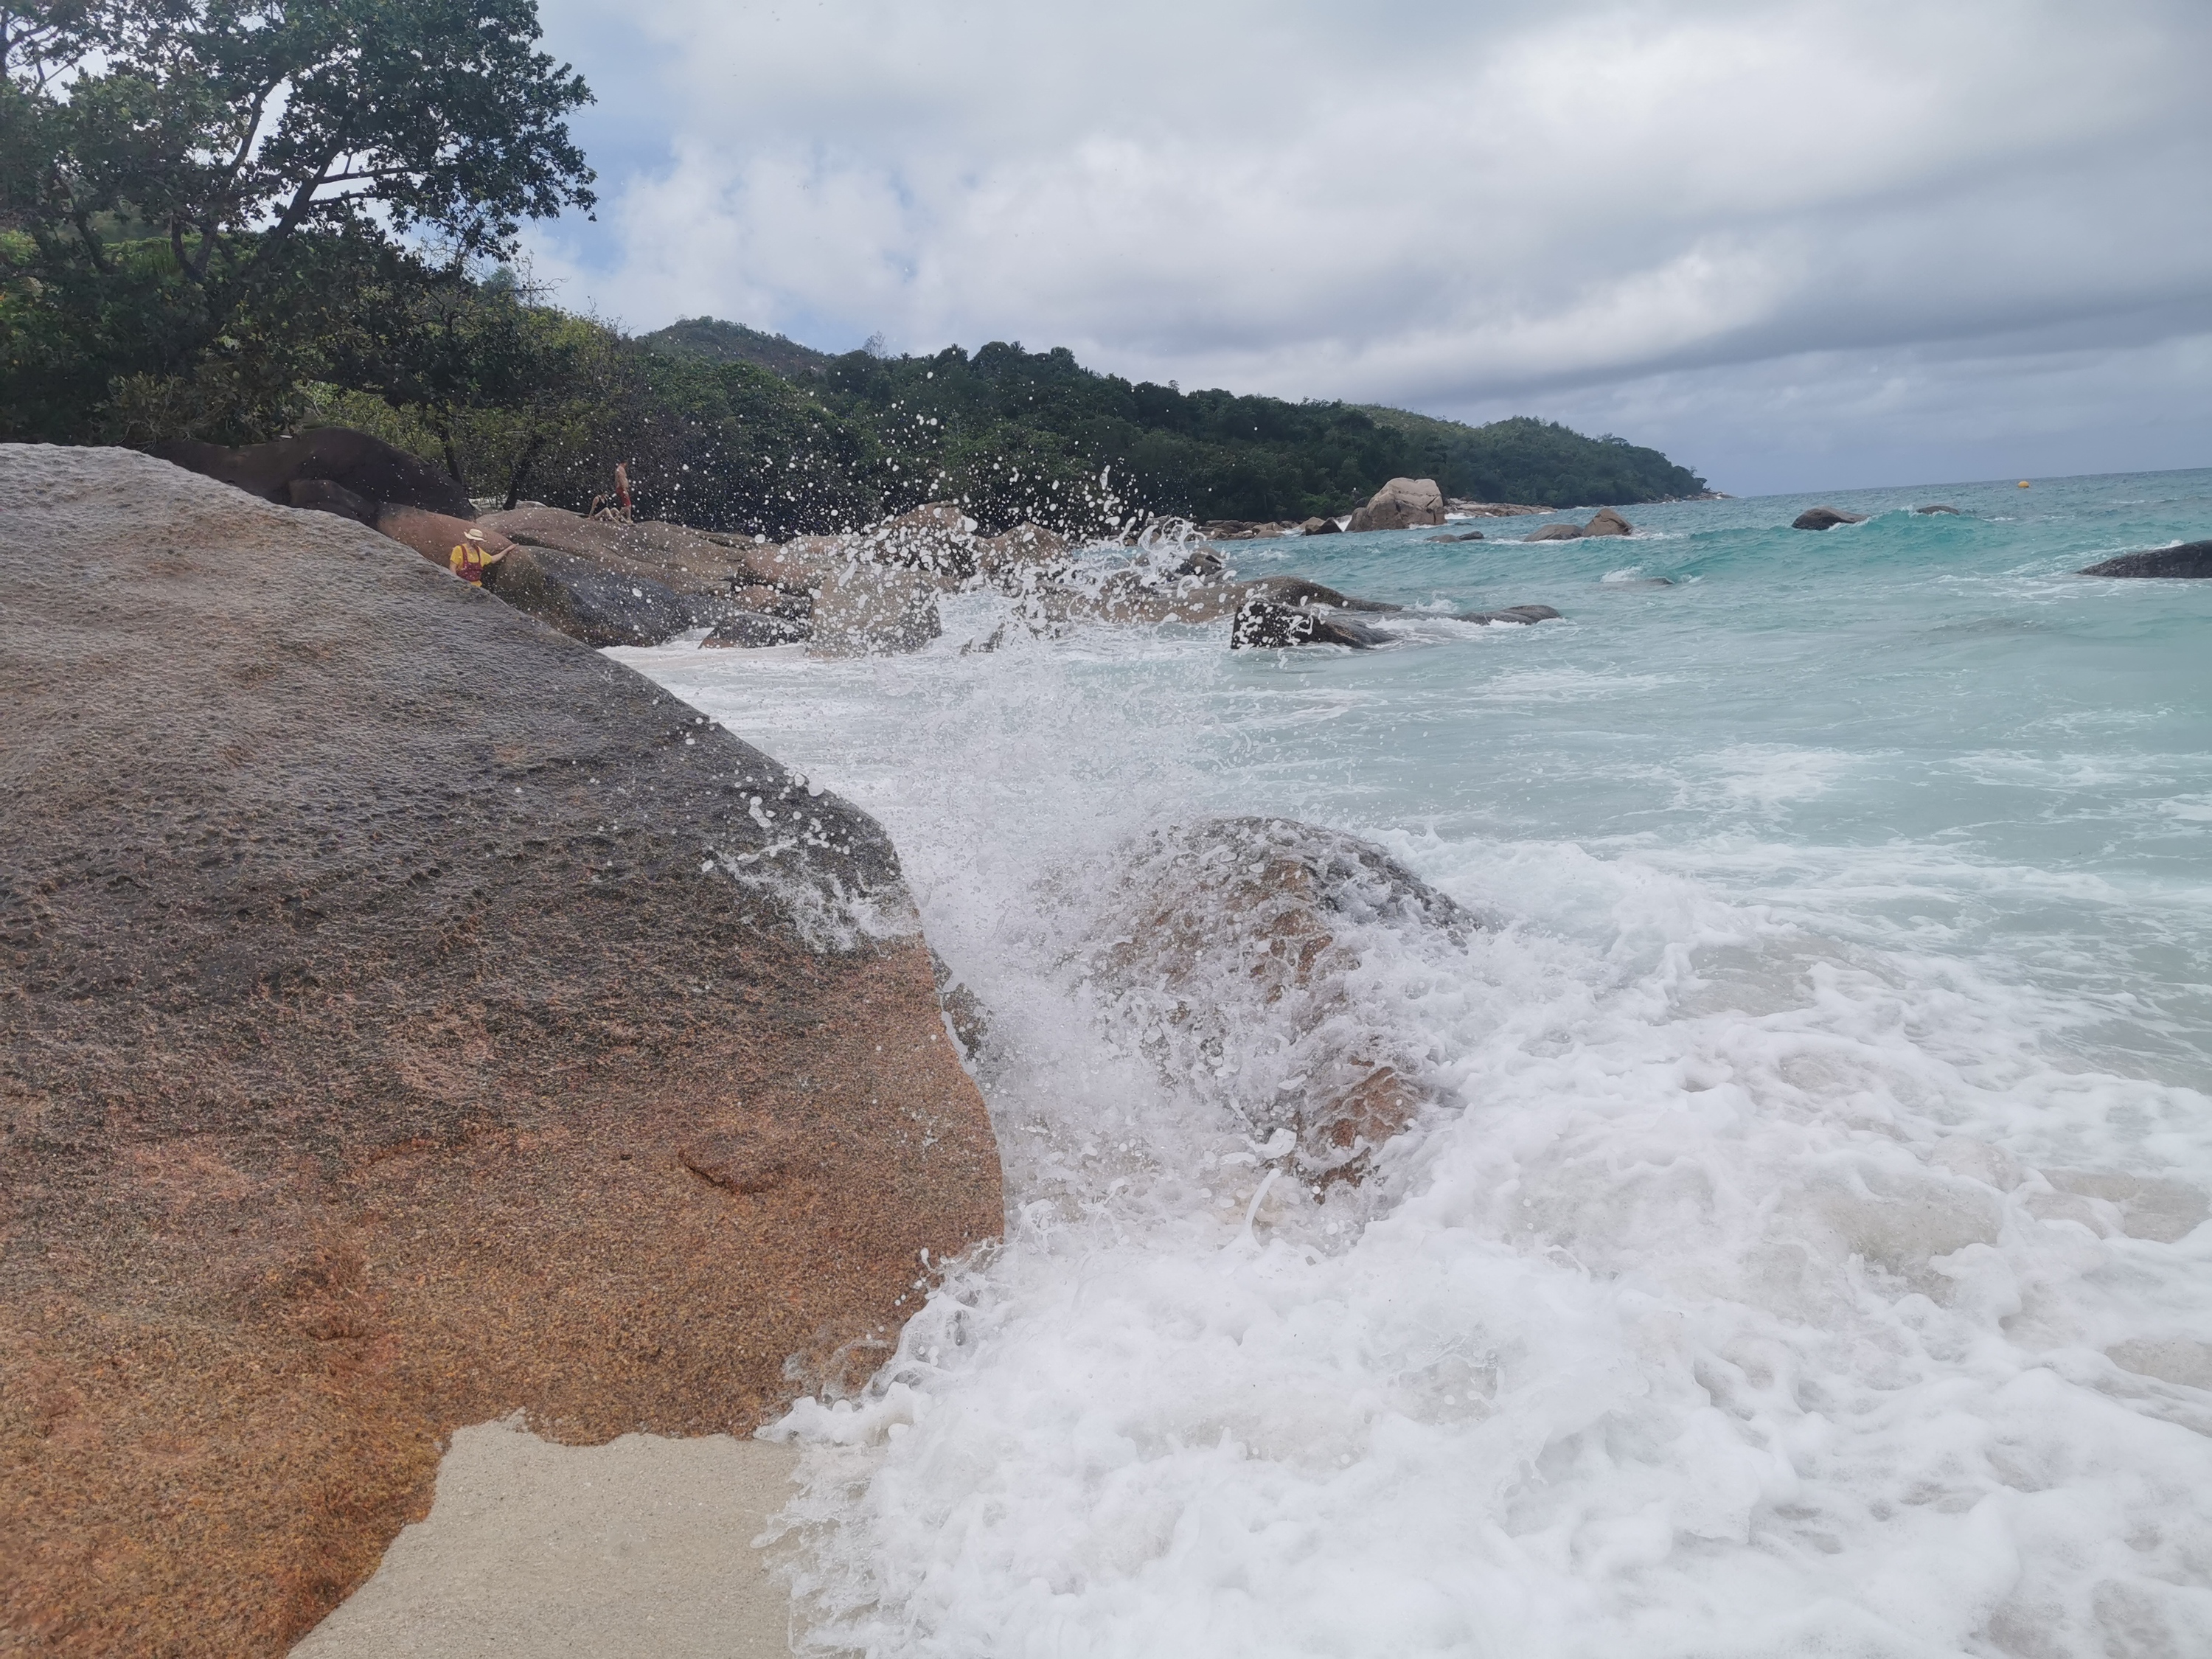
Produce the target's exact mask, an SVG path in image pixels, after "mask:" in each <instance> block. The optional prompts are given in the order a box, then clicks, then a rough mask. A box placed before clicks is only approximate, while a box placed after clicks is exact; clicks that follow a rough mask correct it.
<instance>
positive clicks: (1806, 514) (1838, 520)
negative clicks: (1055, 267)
mask: <svg viewBox="0 0 2212 1659" xmlns="http://www.w3.org/2000/svg"><path fill="white" fill-rule="evenodd" d="M1865 522H1866V514H1865V513H1846V512H1844V510H1843V509H1842V508H1841V507H1807V508H1806V509H1805V510H1804V511H1803V512H1802V513H1799V514H1798V515H1797V516H1796V518H1794V519H1792V520H1790V528H1791V529H1792V530H1833V529H1834V528H1835V527H1836V526H1838V525H1839V524H1864V523H1865Z"/></svg>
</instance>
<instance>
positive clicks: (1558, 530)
mask: <svg viewBox="0 0 2212 1659" xmlns="http://www.w3.org/2000/svg"><path fill="white" fill-rule="evenodd" d="M1582 538H1583V530H1582V526H1580V525H1574V524H1547V525H1546V526H1544V527H1543V528H1542V529H1541V530H1538V531H1533V532H1530V533H1529V534H1528V535H1526V536H1523V537H1522V538H1521V539H1522V541H1524V542H1578V541H1580V540H1581V539H1582Z"/></svg>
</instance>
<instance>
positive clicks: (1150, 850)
mask: <svg viewBox="0 0 2212 1659" xmlns="http://www.w3.org/2000/svg"><path fill="white" fill-rule="evenodd" d="M1114 894H1115V896H1116V897H1117V898H1118V902H1115V900H1110V899H1109V908H1107V910H1106V912H1105V914H1104V915H1103V917H1102V921H1101V927H1100V932H1101V933H1102V934H1103V942H1102V943H1101V944H1100V945H1098V946H1097V949H1096V950H1095V951H1094V952H1093V954H1092V956H1091V963H1090V967H1091V976H1092V982H1093V983H1094V984H1095V985H1096V986H1097V987H1099V989H1100V990H1101V992H1102V993H1103V996H1104V1001H1105V1008H1104V1013H1105V1018H1107V1019H1108V1020H1109V1021H1110V1022H1111V1023H1113V1024H1115V1025H1116V1026H1117V1027H1119V1028H1121V1030H1123V1031H1124V1032H1125V1034H1126V1035H1127V1036H1128V1037H1129V1038H1130V1039H1131V1042H1130V1047H1131V1048H1132V1050H1133V1052H1138V1053H1142V1054H1148V1055H1150V1056H1151V1057H1152V1060H1154V1062H1155V1063H1156V1064H1157V1065H1158V1066H1159V1068H1160V1071H1161V1073H1162V1075H1164V1076H1165V1077H1168V1078H1170V1079H1174V1080H1175V1082H1176V1084H1177V1085H1182V1086H1187V1087H1188V1086H1195V1087H1196V1088H1198V1089H1199V1090H1200V1092H1201V1093H1202V1094H1206V1095H1208V1096H1210V1097H1213V1098H1214V1099H1216V1100H1217V1101H1218V1103H1220V1104H1221V1105H1223V1106H1224V1107H1225V1108H1226V1109H1229V1110H1230V1111H1231V1112H1232V1113H1234V1114H1235V1115H1236V1116H1237V1118H1238V1119H1239V1120H1241V1123H1242V1126H1243V1127H1247V1128H1249V1131H1250V1133H1251V1134H1252V1136H1253V1138H1254V1139H1255V1141H1258V1142H1261V1143H1266V1144H1267V1145H1268V1146H1269V1155H1270V1156H1271V1157H1273V1158H1278V1159H1280V1160H1281V1161H1282V1163H1283V1164H1285V1165H1287V1166H1288V1167H1289V1168H1291V1170H1293V1171H1295V1172H1296V1173H1297V1175H1298V1176H1300V1177H1301V1178H1303V1179H1305V1180H1315V1179H1321V1180H1329V1179H1341V1178H1346V1177H1357V1176H1360V1175H1362V1174H1364V1172H1365V1171H1366V1170H1367V1169H1368V1167H1369V1166H1370V1162H1371V1160H1372V1158H1373V1155H1374V1153H1375V1152H1376V1150H1377V1149H1379V1148H1380V1147H1381V1146H1383V1144H1384V1143H1385V1142H1387V1141H1388V1140H1389V1139H1391V1138H1392V1137H1393V1136H1395V1135H1396V1134H1398V1133H1401V1131H1403V1130H1404V1129H1405V1128H1407V1127H1408V1126H1409V1125H1411V1124H1412V1123H1413V1121H1414V1119H1415V1118H1416V1117H1417V1116H1418V1115H1419V1113H1420V1112H1421V1110H1422V1109H1424V1107H1425V1106H1429V1105H1432V1104H1437V1103H1441V1102H1442V1101H1443V1094H1442V1091H1440V1090H1439V1089H1438V1088H1437V1086H1436V1085H1435V1084H1434V1083H1433V1082H1432V1081H1431V1078H1430V1075H1429V1061H1428V1060H1427V1058H1426V1055H1425V1052H1424V1050H1423V1048H1422V1045H1421V1044H1420V1042H1419V1041H1418V1040H1417V1039H1416V1038H1415V1037H1414V1036H1413V1034H1412V1033H1410V1032H1407V1031H1405V1030H1401V1027H1400V1025H1399V1024H1398V1023H1397V1022H1396V1021H1395V1018H1394V1017H1393V1016H1394V1004H1393V1000H1392V999H1391V997H1390V996H1389V993H1388V992H1387V991H1378V990H1376V989H1374V988H1371V987H1370V986H1369V985H1365V984H1363V983H1361V982H1360V980H1359V977H1358V969H1360V967H1361V966H1362V964H1363V963H1365V962H1368V961H1370V959H1371V956H1370V953H1371V952H1372V951H1373V950H1374V949H1375V947H1376V945H1378V944H1379V943H1381V940H1382V936H1383V935H1386V934H1387V935H1392V936H1395V939H1396V942H1397V944H1398V945H1399V946H1400V947H1401V948H1410V949H1413V950H1421V949H1436V948H1444V949H1450V948H1453V947H1455V946H1457V945H1464V944H1465V943H1466V942H1467V940H1468V939H1470V938H1471V937H1472V936H1473V935H1474V932H1475V930H1476V929H1477V928H1478V927H1480V925H1481V924H1480V921H1478V919H1477V918H1476V917H1475V916H1474V915H1471V914H1470V913H1469V912H1468V911H1467V910H1465V909H1464V908H1462V907H1461V906H1460V905H1458V904H1457V903H1455V902H1454V901H1453V900H1452V899H1450V898H1449V897H1448V896H1446V895H1444V894H1443V893H1441V892H1438V891H1437V890H1436V889H1435V888H1433V887H1431V886H1430V885H1428V884H1427V883H1425V882H1424V881H1422V880H1421V879H1420V878H1419V877H1418V876H1415V875H1414V874H1413V872H1411V871H1409V870H1407V868H1406V867H1405V866H1402V865H1401V864H1399V863H1398V862H1397V861H1396V860H1394V859H1392V858H1391V857H1390V856H1389V854H1387V853H1385V852H1384V851H1383V849H1382V848H1379V847H1376V846H1375V845H1373V844H1372V843H1370V842H1364V841H1361V840H1359V839H1358V838H1357V837H1355V836H1348V835H1346V834H1344V833H1343V832H1342V831H1340V830H1335V829H1324V828H1322V827H1320V826H1317V825H1315V824H1310V823H1297V822H1296V821H1295V820H1292V819H1288V818H1265V817H1232V818H1210V819H1206V820H1202V821H1200V822H1199V823H1190V824H1184V825H1180V826H1178V827H1176V828H1175V829H1167V830H1164V831H1161V832H1160V833H1158V834H1156V835H1153V836H1147V837H1146V838H1145V839H1144V840H1143V841H1142V842H1139V843H1138V844H1137V845H1135V846H1133V847H1132V848H1129V849H1128V850H1127V853H1126V854H1125V855H1124V859H1123V866H1122V871H1121V879H1120V881H1119V882H1118V884H1116V886H1115V889H1114ZM1231 1055H1233V1056H1234V1057H1235V1059H1236V1060H1237V1062H1238V1063H1237V1065H1234V1066H1225V1064H1224V1061H1225V1058H1226V1057H1228V1056H1231ZM1285 1131H1287V1133H1285Z"/></svg>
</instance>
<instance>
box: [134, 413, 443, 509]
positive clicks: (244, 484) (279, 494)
mask: <svg viewBox="0 0 2212 1659" xmlns="http://www.w3.org/2000/svg"><path fill="white" fill-rule="evenodd" d="M154 454H155V457H156V458H157V459H161V460H164V461H167V462H170V463H171V464H172V465H177V466H181V467H183V468H185V470H186V471H191V472H202V473H205V474H206V475H207V476H208V477H210V478H220V479H222V482H223V483H227V484H231V485H234V486H235V487H236V488H238V489H243V490H245V491H246V493H247V494H249V495H258V496H259V497H261V499H262V500H263V501H283V502H288V503H289V504H290V505H293V506H296V507H307V506H317V505H319V503H317V502H311V501H292V500H291V496H290V494H289V492H290V489H291V487H292V485H293V484H294V483H296V482H306V483H333V484H337V485H338V486H339V487H340V488H342V489H345V490H347V491H349V492H350V493H351V494H352V495H356V496H358V497H359V498H360V499H361V500H362V501H390V502H392V503H393V504H394V505H396V506H399V507H421V508H422V510H423V511H425V512H426V513H445V514H447V516H449V517H451V518H455V519H473V518H475V517H476V515H477V509H476V507H475V504H474V503H473V502H471V501H470V500H469V497H468V492H467V491H465V490H464V489H462V488H461V486H460V483H459V480H457V479H455V478H453V477H452V476H450V475H449V474H447V472H445V471H443V470H441V468H438V467H435V466H433V465H430V463H429V462H428V461H426V460H424V459H422V458H421V457H420V456H416V455H410V454H409V453H407V452H406V451H405V450H404V449H395V448H393V447H392V446H391V445H390V444H388V443H386V442H385V441H383V440H382V439H381V438H372V437H370V436H369V435H368V434H367V433H366V432H355V431H352V430H351V429H349V428H346V427H342V426H325V427H318V428H315V429H314V430H313V431H312V432H302V433H301V434H300V435H298V436H297V437H295V438H279V439H277V440H276V441H275V442H273V443H265V444H252V445H250V446H248V447H246V448H244V449H225V448H224V447H222V445H220V444H204V443H201V442H199V441H197V440H196V439H191V438H172V439H170V440H168V441H166V442H163V443H158V444H155V446H154ZM324 510H325V511H328V510H329V509H328V508H325V509H324ZM345 516H346V517H348V518H353V517H357V516H359V515H358V514H356V513H346V514H345Z"/></svg>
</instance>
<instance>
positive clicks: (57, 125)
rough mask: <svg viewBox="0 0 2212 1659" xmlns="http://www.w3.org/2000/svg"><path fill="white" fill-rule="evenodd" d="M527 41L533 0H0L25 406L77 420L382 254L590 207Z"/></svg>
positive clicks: (5, 164)
mask: <svg viewBox="0 0 2212 1659" xmlns="http://www.w3.org/2000/svg"><path fill="white" fill-rule="evenodd" d="M538 33H539V31H538V15H537V8H536V5H535V3H534V0H0V68H4V70H5V75H4V79H0V349H5V350H6V352H7V361H8V367H9V369H10V370H11V371H13V372H14V373H15V374H20V375H27V376H29V377H30V379H29V381H28V382H27V383H26V384H25V385H24V386H23V387H22V388H21V392H22V393H23V394H24V396H25V397H26V398H27V402H28V403H29V404H32V405H33V408H43V409H45V410H46V418H47V419H49V420H52V419H68V418H70V417H71V416H74V417H75V418H76V419H77V420H79V421H80V422H81V421H82V420H83V419H84V418H86V417H87V416H88V413H89V410H88V404H96V403H97V402H99V401H100V398H101V396H102V395H103V394H105V393H106V392H107V391H108V389H109V388H108V382H109V381H111V380H112V379H114V378H115V377H116V376H118V375H120V374H130V373H132V372H138V373H154V374H168V375H174V374H192V373H196V372H200V371H204V370H209V369H214V370H216V371H218V372H219V371H221V370H222V368H223V367H224V364H225V362H226V360H228V359H231V358H234V357H235V356H236V355H237V353H238V350H239V346H238V343H237V341H238V335H239V331H238V329H237V328H235V327H234V326H233V325H234V324H235V323H237V322H238V321H239V319H240V318H241V317H242V316H244V317H252V316H253V315H255V314H257V313H258V317H259V320H260V325H261V329H262V331H263V332H264V334H269V333H270V330H271V329H272V327H273V326H274V325H275V324H276V322H277V321H278V320H279V319H283V318H285V317H287V316H288V314H289V313H291V312H293V311H295V310H296V309H298V308H299V307H301V305H302V304H304V305H305V306H306V308H307V311H309V312H313V311H314V310H315V309H316V308H317V304H318V298H317V296H315V295H306V296H303V295H302V294H301V288H302V284H303V283H304V284H308V285H311V286H318V287H319V289H320V295H319V297H320V299H321V300H324V301H327V300H329V299H331V298H332V297H336V296H332V295H331V294H330V292H329V289H328V287H327V284H328V283H329V282H330V281H331V278H332V277H333V276H334V275H342V274H343V273H344V272H346V271H373V272H374V273H375V274H376V275H377V276H379V277H380V279H382V280H386V281H388V280H389V279H390V278H391V277H392V274H393V270H395V268H396V267H395V265H394V263H393V262H394V260H395V258H398V257H399V256H400V254H401V252H402V239H405V238H409V237H416V238H421V237H429V238H432V239H434V240H435V241H436V242H438V243H439V244H440V245H441V246H442V247H443V248H444V249H445V251H446V253H447V257H449V258H453V259H455V260H459V259H465V258H469V257H471V256H480V255H484V254H489V253H496V252H501V251H503V250H504V249H506V248H507V247H509V246H512V243H513V237H514V235H515V233H516V231H517V230H518V228H520V223H521V222H522V221H523V220H524V219H526V218H532V217H543V216H549V215H551V214H555V213H558V212H560V211H561V210H562V209H563V208H564V207H567V206H572V205H573V206H579V207H582V208H585V209H586V210H588V209H589V208H590V207H591V206H592V204H593V197H592V190H591V184H592V172H591V169H590V168H589V167H587V166H586V164H585V161H584V158H583V155H582V154H581V153H580V151H579V150H578V149H576V147H575V145H574V143H572V142H571V141H570V139H569V137H568V127H567V123H566V118H567V116H568V113H569V112H572V111H573V110H574V109H575V108H576V107H577V106H580V105H581V104H583V103H585V102H586V101H588V100H589V99H590V97H591V94H590V91H589V90H588V88H586V86H585V84H584V82H583V80H582V78H581V77H580V76H578V75H576V74H575V73H574V71H573V70H570V69H569V68H568V66H567V65H565V64H555V62H554V61H553V59H552V58H550V57H548V56H547V55H546V54H545V53H544V52H540V51H538V49H537V46H536V42H537V40H538ZM333 245H351V246H352V247H353V248H354V250H355V251H354V252H352V253H351V254H349V255H340V256H336V257H335V258H334V256H333V254H332V253H331V246H333ZM404 263H409V264H417V265H419V264H421V262H420V260H419V259H412V258H410V259H408V260H405V261H404ZM341 268H342V269H341ZM280 355H281V354H280ZM231 367H232V368H237V367H238V365H236V364H235V363H233V364H231ZM232 378H234V379H235V378H236V375H235V374H234V375H233V377H232ZM56 380H61V381H63V382H64V384H58V385H57V384H55V383H54V382H55V381H56ZM247 401H249V402H251V401H252V399H251V398H248V399H247ZM8 414H9V416H11V417H12V416H14V415H15V411H14V410H9V411H8ZM8 423H9V427H10V428H15V427H16V426H17V425H18V424H19V422H18V421H17V420H16V419H15V418H9V422H8Z"/></svg>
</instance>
